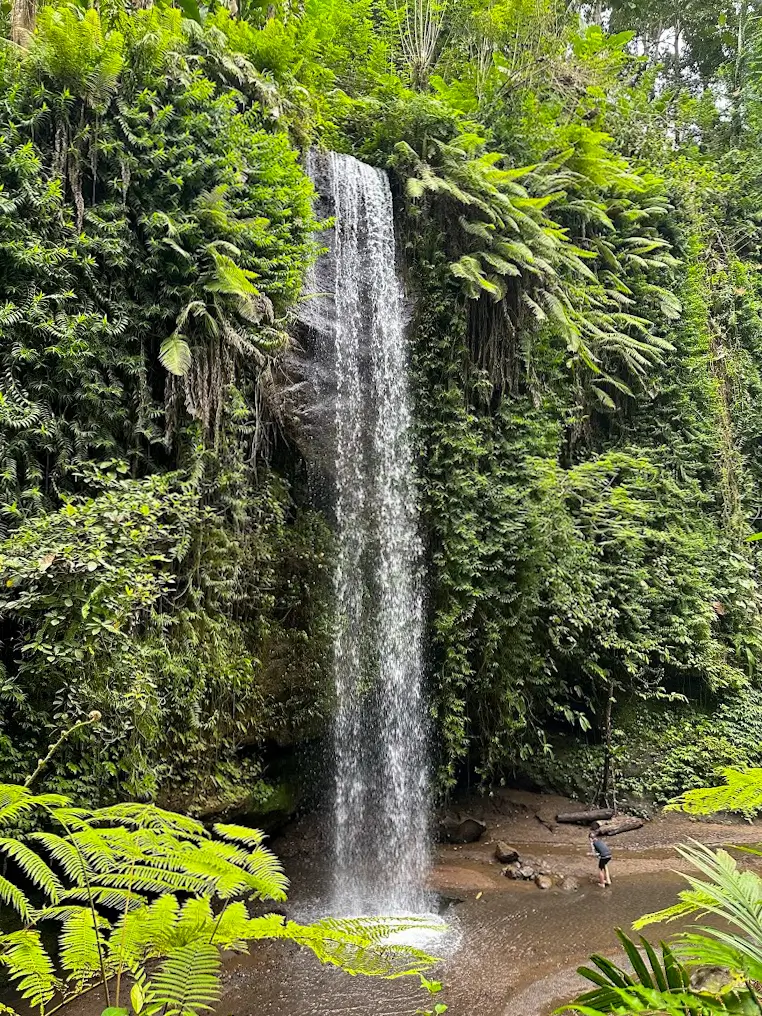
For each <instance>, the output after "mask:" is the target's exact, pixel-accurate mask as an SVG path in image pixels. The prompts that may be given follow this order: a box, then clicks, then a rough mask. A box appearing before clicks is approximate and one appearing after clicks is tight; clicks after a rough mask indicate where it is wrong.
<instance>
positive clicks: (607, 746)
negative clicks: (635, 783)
mask: <svg viewBox="0 0 762 1016" xmlns="http://www.w3.org/2000/svg"><path fill="white" fill-rule="evenodd" d="M613 705H614V678H613V677H612V678H610V679H609V686H608V690H607V694H606V708H605V710H604V713H603V744H604V755H603V780H602V784H603V785H602V788H601V794H602V797H603V802H604V803H605V804H606V805H609V804H611V803H612V797H613V807H616V796H615V794H616V791H614V793H613V795H612V792H611V788H612V784H613V780H612V775H613V774H612V768H613V767H612V748H611V734H612V723H611V713H612V708H613Z"/></svg>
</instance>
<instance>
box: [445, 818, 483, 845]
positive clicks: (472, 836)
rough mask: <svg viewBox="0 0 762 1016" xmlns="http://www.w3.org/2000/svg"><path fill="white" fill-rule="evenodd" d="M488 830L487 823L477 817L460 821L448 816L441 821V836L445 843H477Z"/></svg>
mask: <svg viewBox="0 0 762 1016" xmlns="http://www.w3.org/2000/svg"><path fill="white" fill-rule="evenodd" d="M486 831H487V826H486V824H485V823H484V822H480V821H479V819H477V818H464V819H461V820H460V821H459V820H458V819H454V818H446V819H444V820H443V821H442V822H440V823H439V838H440V839H441V840H442V842H443V843H476V842H477V841H478V840H480V839H481V838H482V836H484V834H485V832H486Z"/></svg>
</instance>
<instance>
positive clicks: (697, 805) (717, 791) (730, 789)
mask: <svg viewBox="0 0 762 1016" xmlns="http://www.w3.org/2000/svg"><path fill="white" fill-rule="evenodd" d="M720 774H721V775H722V778H723V780H724V781H725V782H724V783H723V784H722V785H720V786H719V787H702V788H700V789H697V790H688V791H686V792H685V793H684V794H681V795H680V797H678V798H676V799H675V800H674V801H671V802H670V803H669V804H668V805H667V808H666V810H667V811H670V810H671V811H685V812H688V813H689V814H691V815H712V814H714V813H715V812H718V811H738V812H741V813H742V814H743V815H746V816H749V817H750V816H752V815H755V814H756V813H757V812H758V811H759V810H760V809H761V808H762V769H733V768H727V769H721V770H720Z"/></svg>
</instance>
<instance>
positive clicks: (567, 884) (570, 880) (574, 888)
mask: <svg viewBox="0 0 762 1016" xmlns="http://www.w3.org/2000/svg"><path fill="white" fill-rule="evenodd" d="M561 888H562V889H563V890H564V891H565V892H567V893H576V892H578V891H579V882H578V881H577V880H576V878H574V877H573V876H572V875H565V876H564V878H563V879H562V880H561Z"/></svg>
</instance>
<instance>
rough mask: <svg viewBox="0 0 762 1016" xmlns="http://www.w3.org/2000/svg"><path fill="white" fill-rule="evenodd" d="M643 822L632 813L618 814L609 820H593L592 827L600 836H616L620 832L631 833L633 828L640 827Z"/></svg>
mask: <svg viewBox="0 0 762 1016" xmlns="http://www.w3.org/2000/svg"><path fill="white" fill-rule="evenodd" d="M644 825H645V822H644V821H643V819H642V818H635V816H634V815H619V817H618V818H612V819H611V820H610V821H605V822H593V829H594V830H595V832H597V833H600V835H601V836H618V835H619V834H620V833H631V832H632V831H633V829H642V827H643V826H644Z"/></svg>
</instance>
